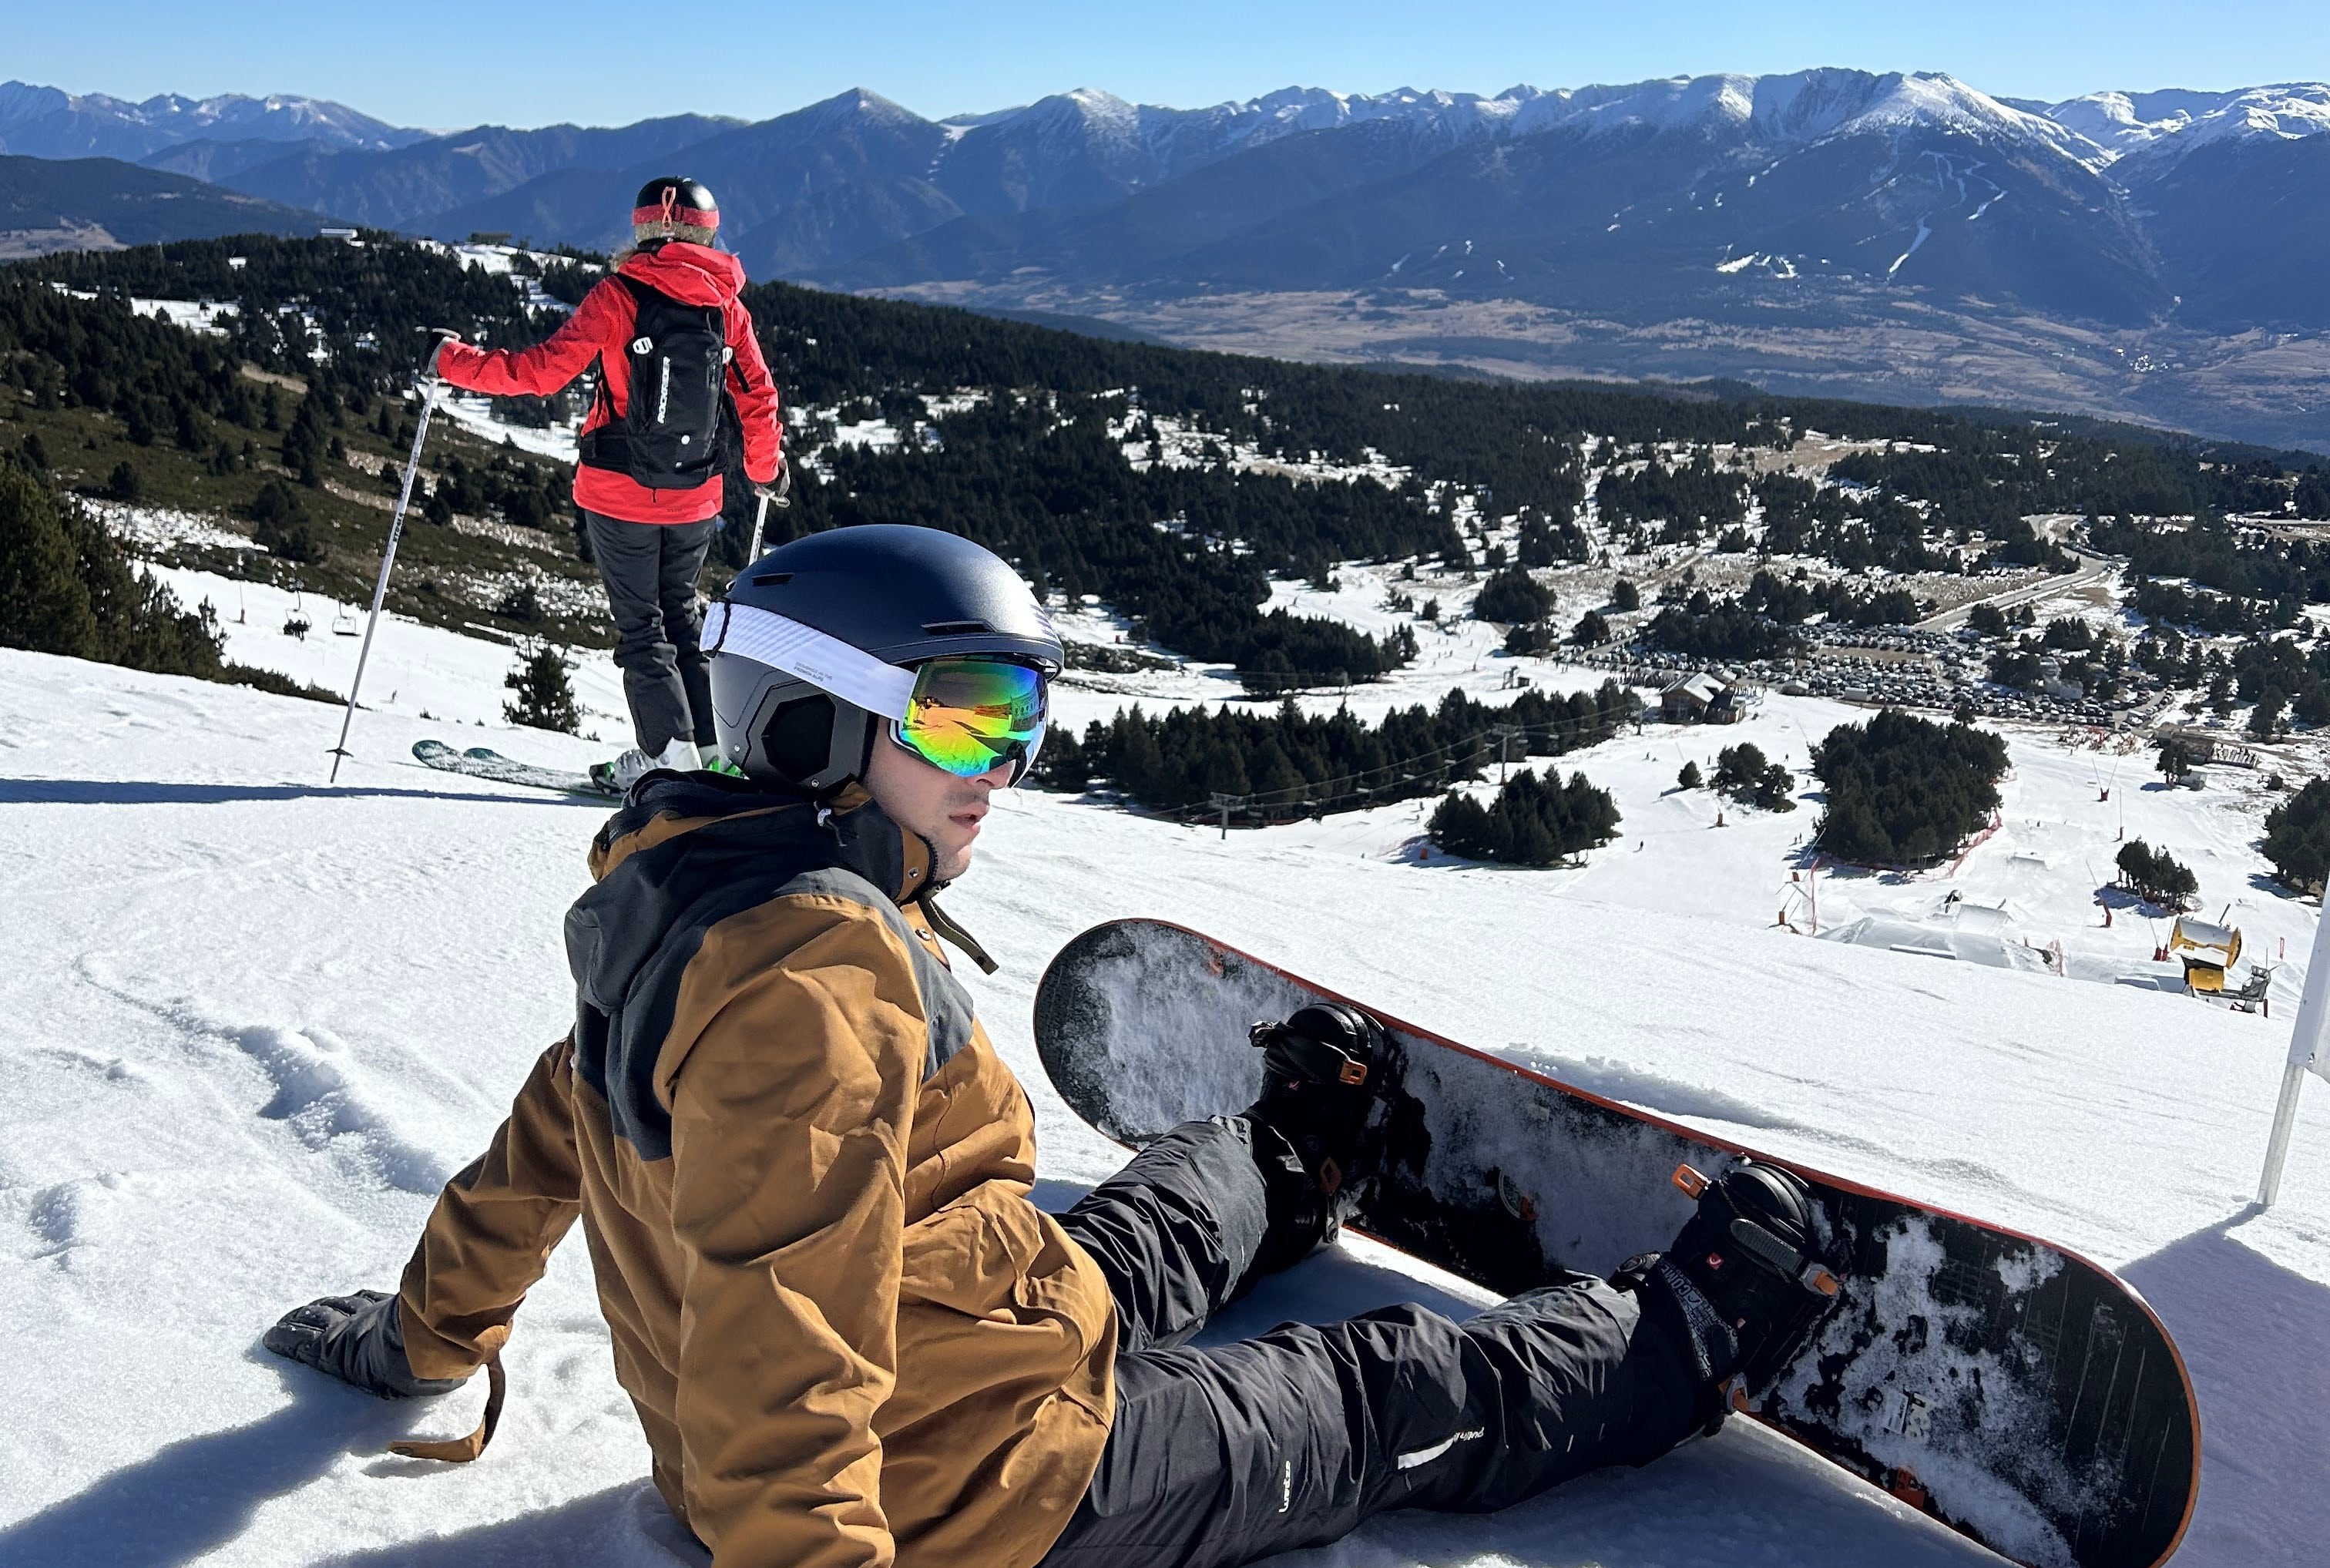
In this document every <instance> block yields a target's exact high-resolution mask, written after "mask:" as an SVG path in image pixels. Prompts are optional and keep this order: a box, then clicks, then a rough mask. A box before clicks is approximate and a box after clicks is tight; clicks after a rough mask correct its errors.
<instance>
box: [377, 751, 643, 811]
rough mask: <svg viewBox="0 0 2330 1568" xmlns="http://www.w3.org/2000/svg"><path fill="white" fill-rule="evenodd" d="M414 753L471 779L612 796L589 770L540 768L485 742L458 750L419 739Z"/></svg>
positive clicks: (601, 797) (442, 770) (443, 769)
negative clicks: (495, 748)
mask: <svg viewBox="0 0 2330 1568" xmlns="http://www.w3.org/2000/svg"><path fill="white" fill-rule="evenodd" d="M412 755H413V758H414V760H417V761H419V762H421V764H423V765H424V766H426V767H431V768H434V769H436V770H438V771H439V772H440V773H459V774H460V775H462V776H463V777H464V778H469V779H493V780H494V781H495V782H497V783H500V784H523V785H525V786H526V787H527V788H528V789H554V790H556V791H557V792H558V793H560V794H562V795H587V796H590V797H591V798H593V799H598V800H606V799H610V798H612V796H611V793H610V792H609V791H607V790H605V789H600V788H599V786H597V785H596V784H593V783H592V782H591V776H590V775H589V774H588V773H568V772H564V771H562V770H559V769H556V768H537V767H535V765H534V764H533V763H531V762H520V761H516V760H514V759H511V758H508V757H505V756H503V755H502V754H501V753H500V752H499V751H489V750H488V749H487V748H486V747H483V746H472V747H470V748H469V750H468V751H455V750H453V748H452V747H450V746H448V745H447V744H445V742H444V741H413V742H412Z"/></svg>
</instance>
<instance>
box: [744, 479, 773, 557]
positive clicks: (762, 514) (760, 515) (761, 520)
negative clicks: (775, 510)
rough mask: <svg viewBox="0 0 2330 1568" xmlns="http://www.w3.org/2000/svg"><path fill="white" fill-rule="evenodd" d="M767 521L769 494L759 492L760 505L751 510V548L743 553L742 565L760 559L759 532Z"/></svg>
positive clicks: (764, 491)
mask: <svg viewBox="0 0 2330 1568" xmlns="http://www.w3.org/2000/svg"><path fill="white" fill-rule="evenodd" d="M768 521H769V493H768V492H767V491H766V490H763V491H762V492H761V504H760V505H757V506H755V507H753V547H752V548H751V549H750V550H747V551H745V552H744V564H745V565H747V566H750V565H752V564H753V562H755V561H758V560H759V559H760V558H761V530H762V527H763V526H764V525H765V524H767V523H768Z"/></svg>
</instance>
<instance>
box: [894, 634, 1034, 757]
mask: <svg viewBox="0 0 2330 1568" xmlns="http://www.w3.org/2000/svg"><path fill="white" fill-rule="evenodd" d="M1046 686H1047V682H1046V680H1045V678H1044V674H1043V672H1042V671H1040V670H1037V669H1032V668H1030V667H1029V666H1026V665H1020V664H1013V663H1011V662H1009V660H1006V659H991V658H936V659H931V660H929V661H928V662H926V663H923V664H920V665H917V666H914V695H912V696H910V697H908V698H907V699H906V712H905V715H904V716H903V717H900V718H896V719H893V720H892V721H891V722H890V735H891V738H892V739H893V740H895V741H896V742H897V743H898V744H899V745H901V746H903V747H905V749H906V750H907V751H911V752H913V753H914V755H915V756H917V757H919V758H921V759H922V760H923V761H925V762H928V763H929V764H930V765H931V766H932V767H933V768H936V769H938V770H941V771H942V772H947V773H952V774H953V775H954V776H955V777H956V778H958V779H975V778H977V777H978V776H979V775H980V774H981V773H986V772H990V771H991V770H994V769H996V768H999V767H1001V766H1002V765H1003V764H1005V763H1007V762H1009V763H1010V764H1012V774H1011V777H1012V779H1013V780H1014V781H1015V782H1016V781H1017V780H1018V779H1020V778H1022V777H1023V776H1025V775H1026V773H1027V771H1028V768H1029V767H1030V766H1031V765H1032V764H1033V763H1034V762H1035V760H1036V751H1037V748H1038V747H1040V746H1041V745H1042V744H1043V743H1044V729H1045V726H1046V724H1047V723H1048V722H1049V719H1050V716H1051V702H1050V698H1049V696H1048V694H1047V691H1046Z"/></svg>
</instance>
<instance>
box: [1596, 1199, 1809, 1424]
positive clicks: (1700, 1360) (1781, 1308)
mask: <svg viewBox="0 0 2330 1568" xmlns="http://www.w3.org/2000/svg"><path fill="white" fill-rule="evenodd" d="M1674 1182H1675V1185H1676V1186H1678V1187H1680V1188H1681V1189H1682V1191H1683V1192H1684V1193H1686V1194H1688V1195H1690V1196H1691V1197H1693V1198H1696V1199H1697V1200H1698V1202H1699V1208H1698V1211H1697V1212H1696V1213H1695V1214H1692V1215H1691V1218H1690V1219H1689V1220H1687V1221H1685V1222H1684V1223H1683V1227H1682V1229H1681V1232H1679V1233H1677V1234H1676V1236H1675V1239H1674V1245H1673V1246H1672V1247H1671V1248H1669V1249H1668V1250H1667V1251H1666V1252H1664V1253H1646V1254H1644V1255H1643V1256H1642V1257H1638V1258H1630V1259H1628V1260H1627V1261H1626V1263H1625V1264H1624V1267H1622V1268H1621V1269H1620V1270H1619V1271H1618V1275H1617V1276H1616V1280H1615V1282H1617V1283H1619V1284H1621V1285H1622V1286H1624V1288H1627V1289H1634V1290H1635V1291H1636V1292H1637V1293H1639V1294H1641V1295H1642V1296H1643V1299H1644V1302H1645V1305H1646V1306H1647V1307H1651V1308H1653V1309H1655V1310H1657V1311H1658V1312H1659V1313H1660V1314H1661V1315H1662V1316H1663V1317H1664V1318H1666V1319H1667V1321H1668V1326H1669V1327H1671V1328H1672V1329H1673V1330H1675V1331H1676V1333H1677V1334H1678V1336H1679V1337H1681V1339H1683V1340H1684V1341H1685V1342H1686V1343H1688V1344H1689V1346H1691V1354H1692V1355H1693V1357H1694V1359H1695V1360H1696V1362H1697V1364H1698V1370H1699V1373H1700V1376H1701V1378H1702V1379H1703V1380H1705V1382H1706V1383H1707V1384H1708V1385H1709V1386H1710V1387H1712V1388H1718V1389H1720V1390H1721V1391H1722V1392H1723V1393H1724V1395H1725V1396H1726V1401H1727V1403H1729V1404H1730V1405H1731V1406H1732V1407H1734V1408H1737V1409H1741V1410H1745V1409H1748V1408H1749V1402H1750V1400H1751V1399H1752V1398H1753V1397H1754V1396H1756V1395H1758V1394H1761V1393H1765V1392H1766V1391H1768V1390H1769V1388H1770V1387H1771V1385H1772V1384H1773V1383H1775V1382H1776V1380H1777V1379H1778V1377H1779V1374H1780V1373H1781V1371H1782V1370H1783V1369H1784V1368H1785V1367H1786V1366H1787V1365H1788V1363H1789V1362H1791V1361H1792V1360H1794V1359H1795V1355H1796V1353H1797V1352H1798V1351H1800V1350H1802V1349H1803V1348H1804V1342H1805V1341H1806V1340H1807V1339H1808V1338H1810V1337H1811V1336H1812V1332H1813V1330H1814V1328H1815V1327H1818V1325H1819V1323H1820V1320H1821V1319H1822V1318H1824V1317H1826V1316H1827V1314H1828V1311H1829V1308H1832V1307H1833V1306H1834V1305H1835V1304H1836V1300H1837V1297H1838V1294H1839V1292H1840V1291H1841V1290H1842V1282H1841V1281H1840V1280H1838V1278H1837V1275H1836V1273H1835V1272H1834V1270H1833V1269H1832V1268H1831V1267H1830V1266H1829V1263H1828V1261H1827V1260H1826V1259H1825V1258H1824V1257H1823V1252H1822V1238H1821V1234H1820V1225H1819V1219H1818V1215H1817V1214H1816V1212H1815V1210H1814V1204H1813V1198H1812V1190H1811V1188H1809V1187H1807V1186H1806V1185H1804V1181H1803V1179H1802V1178H1800V1177H1799V1176H1796V1175H1795V1173H1794V1172H1792V1171H1788V1170H1785V1169H1784V1168H1782V1167H1779V1166H1776V1165H1766V1164H1764V1163H1763V1162H1761V1161H1758V1160H1742V1161H1740V1162H1739V1163H1738V1165H1736V1166H1734V1167H1731V1168H1730V1169H1729V1170H1728V1171H1726V1172H1724V1173H1723V1175H1721V1176H1717V1177H1715V1178H1713V1179H1710V1178H1709V1177H1707V1176H1701V1175H1700V1173H1699V1172H1698V1171H1696V1170H1693V1169H1692V1168H1691V1167H1690V1166H1688V1165H1685V1166H1678V1167H1676V1168H1675V1174H1674ZM1719 1413H1720V1412H1719Z"/></svg>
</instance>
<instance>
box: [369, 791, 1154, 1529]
mask: <svg viewBox="0 0 2330 1568" xmlns="http://www.w3.org/2000/svg"><path fill="white" fill-rule="evenodd" d="M842 807H843V808H842V809H840V810H838V811H836V812H829V813H825V814H823V815H822V817H820V814H819V811H818V808H815V807H812V806H807V805H801V804H772V798H771V797H769V796H766V795H759V794H753V793H749V792H745V791H743V790H740V789H728V788H722V787H719V786H717V785H714V784H707V783H705V782H703V781H701V778H700V776H699V778H698V779H690V780H671V781H664V782H660V783H658V784H656V785H654V786H651V787H650V789H649V791H648V792H647V794H646V795H645V797H644V798H642V799H640V800H639V801H636V802H634V803H633V804H632V805H631V806H630V807H628V808H626V809H625V810H624V811H623V812H621V813H619V814H618V815H617V816H616V817H615V818H614V819H613V820H611V822H610V823H609V824H608V827H607V828H606V830H605V831H603V832H602V833H601V835H600V836H599V839H598V841H597V842H596V844H594V845H593V848H592V873H593V874H594V876H595V877H596V878H597V879H598V882H597V885H596V886H595V887H594V888H593V889H592V891H591V892H590V893H586V894H584V895H583V897H582V899H581V900H580V901H578V902H576V904H575V905H574V907H573V911H572V912H570V913H569V914H568V916H567V927H566V940H567V947H568V953H569V958H570V961H571V965H572V968H573V972H574V978H575V984H576V990H577V1005H576V1024H575V1028H574V1031H573V1034H571V1035H570V1036H569V1037H568V1038H566V1039H564V1040H561V1041H560V1042H559V1043H558V1044H555V1045H553V1046H552V1047H551V1048H550V1049H549V1050H548V1051H547V1052H545V1053H544V1054H543V1056H542V1058H541V1060H540V1061H539V1062H538V1063H536V1064H535V1069H534V1072H533V1074H532V1076H530V1077H529V1078H528V1079H527V1081H526V1086H525V1088H524V1089H523V1090H521V1091H519V1094H518V1097H517V1100H516V1104H515V1105H514V1106H513V1107H512V1108H511V1110H510V1115H509V1119H507V1121H505V1122H504V1123H503V1124H502V1126H501V1129H500V1130H499V1131H497V1133H496V1134H495V1135H494V1138H493V1142H492V1144H491V1145H490V1146H489V1147H488V1149H487V1150H486V1152H485V1154H484V1155H482V1156H481V1157H479V1158H478V1160H477V1161H476V1162H475V1163H473V1164H471V1165H470V1166H469V1167H468V1168H467V1169H465V1170H463V1171H462V1172H461V1173H460V1174H459V1175H458V1176H455V1177H454V1178H453V1179H452V1180H451V1181H450V1183H448V1184H447V1185H446V1187H445V1191H444V1193H443V1195H441V1196H440V1198H439V1199H438V1203H437V1207H436V1210H435V1212H434V1213H433V1214H431V1216H430V1220H429V1224H428V1228H427V1230H426V1231H425V1232H424V1233H423V1234H422V1236H421V1243H420V1245H419V1247H418V1248H417V1249H416V1250H415V1251H414V1252H413V1256H412V1262H411V1263H410V1264H409V1265H407V1267H406V1269H405V1271H404V1279H403V1289H402V1292H401V1307H402V1322H403V1329H404V1339H405V1346H406V1351H407V1354H408V1355H409V1356H410V1357H411V1360H412V1369H413V1371H414V1372H415V1373H416V1374H418V1375H420V1376H422V1377H452V1376H460V1375H463V1374H467V1373H469V1371H470V1370H472V1369H473V1368H475V1367H476V1366H478V1365H480V1364H481V1363H482V1362H483V1361H484V1360H485V1359H486V1358H487V1355H488V1353H489V1352H490V1351H492V1350H493V1349H495V1348H496V1347H497V1346H499V1344H500V1343H501V1340H502V1338H503V1337H506V1336H507V1332H508V1325H509V1322H510V1319H511V1317H512V1315H513V1314H514V1313H515V1312H516V1309H517V1306H518V1303H519V1301H520V1300H521V1299H523V1298H524V1297H525V1294H526V1290H527V1289H528V1288H529V1287H530V1286H531V1285H532V1284H533V1283H534V1282H535V1280H537V1279H538V1278H540V1276H541V1274H542V1271H543V1269H544V1266H545V1262H546V1261H547V1260H548V1257H549V1254H550V1251H551V1249H552V1248H553V1247H554V1246H555V1245H556V1244H557V1243H558V1241H559V1238H560V1237H561V1236H562V1235H563V1234H564V1233H565V1231H566V1229H567V1227H568V1226H569V1225H570V1224H572V1223H573V1221H574V1219H575V1217H576V1216H577V1215H578V1214H579V1215H580V1216H581V1218H582V1228H583V1233H584V1235H585V1237H586V1238H587V1239H588V1241H589V1243H590V1250H591V1261H592V1267H593V1269H594V1270H595V1271H596V1274H597V1279H598V1289H599V1299H600V1305H601V1308H602V1309H603V1310H604V1312H605V1313H606V1318H607V1323H608V1327H610V1328H611V1330H612V1333H613V1339H614V1354H615V1371H616V1375H617V1376H618V1377H619V1378H620V1380H621V1382H622V1384H623V1386H624V1388H625V1389H626V1390H627V1391H628V1392H629V1393H630V1396H631V1400H632V1403H633V1404H634V1405H635V1406H636V1407H637V1409H638V1412H639V1422H640V1424H641V1425H642V1426H643V1427H645V1428H646V1430H647V1436H648V1441H649V1445H650V1446H651V1448H652V1449H653V1450H654V1457H655V1462H654V1475H655V1482H656V1485H657V1487H658V1488H659V1489H660V1490H661V1491H662V1494H663V1497H664V1498H665V1500H666V1501H667V1502H668V1503H669V1504H670V1506H671V1508H672V1511H673V1512H674V1513H675V1514H677V1515H678V1516H679V1517H680V1519H681V1520H682V1521H683V1522H685V1523H686V1524H687V1525H688V1526H689V1528H691V1529H692V1530H694V1531H695V1533H696V1535H697V1536H698V1537H700V1538H701V1539H702V1540H703V1541H704V1542H705V1543H706V1544H707V1545H709V1546H710V1547H711V1548H712V1550H713V1554H714V1561H715V1564H716V1565H717V1568H828V1565H833V1568H838V1565H841V1564H867V1565H875V1564H883V1563H891V1562H893V1561H895V1562H896V1563H902V1564H932V1565H953V1564H962V1565H965V1568H969V1565H971V1564H980V1565H981V1568H985V1565H989V1564H992V1565H996V1568H1028V1565H1029V1564H1032V1563H1035V1562H1036V1560H1037V1558H1039V1557H1041V1556H1042V1555H1043V1554H1044V1553H1045V1551H1046V1550H1047V1548H1048V1547H1049V1546H1050V1544H1052V1542H1053V1540H1054V1539H1055V1538H1056V1536H1057V1535H1059V1533H1060V1531H1061V1530H1062V1529H1063V1528H1064V1527H1065V1526H1066V1524H1067V1521H1068V1517H1069V1516H1070V1514H1071V1513H1073V1511H1074V1510H1075V1507H1076V1504H1077V1502H1078V1500H1079V1499H1080V1498H1081V1497H1082V1496H1083V1494H1084V1488H1085V1486H1086V1484H1087V1483H1088V1482H1089V1480H1090V1479H1091V1477H1092V1473H1093V1471H1094V1468H1095V1467H1096V1466H1097V1464H1098V1462H1099V1458H1100V1451H1101V1446H1102V1443H1103V1440H1104V1439H1105V1437H1106V1435H1107V1431H1108V1423H1109V1415H1110V1411H1111V1406H1112V1400H1113V1388H1112V1375H1111V1367H1112V1364H1113V1359H1114V1351H1115V1335H1116V1328H1115V1316H1114V1312H1113V1308H1112V1307H1111V1305H1110V1301H1109V1296H1108V1290H1107V1287H1106V1284H1105V1282H1104V1281H1103V1278H1102V1277H1101V1274H1100V1272H1099V1270H1097V1268H1095V1266H1094V1264H1093V1262H1092V1261H1091V1260H1090V1259H1089V1258H1087V1257H1086V1256H1085V1255H1084V1253H1083V1252H1081V1251H1080V1250H1079V1249H1078V1248H1077V1247H1076V1246H1075V1243H1074V1242H1071V1241H1070V1240H1069V1239H1068V1238H1067V1236H1066V1234H1065V1233H1063V1232H1062V1231H1061V1229H1060V1227H1059V1225H1058V1224H1057V1223H1056V1222H1054V1221H1053V1219H1052V1218H1051V1217H1050V1216H1049V1215H1047V1214H1043V1213H1042V1212H1040V1211H1039V1210H1037V1207H1036V1206H1035V1204H1033V1203H1031V1202H1030V1201H1029V1200H1028V1189H1029V1185H1030V1183H1031V1182H1032V1181H1033V1179H1034V1176H1035V1169H1034V1160H1035V1146H1034V1123H1033V1118H1032V1116H1031V1114H1030V1111H1029V1109H1028V1099H1027V1096H1026V1094H1025V1093H1024V1092H1023V1091H1022V1090H1021V1089H1020V1087H1019V1084H1018V1082H1017V1081H1016V1080H1015V1079H1014V1078H1013V1077H1012V1075H1011V1072H1010V1071H1009V1069H1008V1068H1007V1067H1005V1066H1004V1064H1003V1063H1002V1061H1001V1059H1000V1058H999V1056H998V1055H997V1054H996V1053H995V1050H994V1048H993V1046H992V1045H991V1044H990V1043H989V1041H988V1039H987V1036H986V1034H985V1033H984V1031H982V1030H981V1029H980V1025H979V1024H978V1022H977V1021H976V1020H975V1019H974V1018H973V1017H972V1015H971V1003H970V999H969V997H967V996H966V995H965V994H964V992H963V991H962V989H961V986H960V985H959V984H958V983H957V982H956V981H955V979H954V978H953V977H952V975H951V974H950V973H949V972H948V971H947V968H946V965H945V960H944V959H942V956H941V954H940V951H939V947H938V941H937V939H936V938H935V937H934V936H933V934H932V931H931V928H930V923H929V921H928V919H927V918H926V913H925V911H924V910H923V908H922V906H921V905H920V904H919V903H918V902H916V896H917V894H918V893H922V892H923V889H924V887H925V884H926V883H927V881H928V879H929V877H930V874H931V855H930V851H929V848H928V846H927V845H924V844H923V841H922V840H921V839H920V838H919V837H917V836H914V835H912V834H906V833H902V832H901V831H900V830H899V829H898V827H896V826H895V824H893V823H892V822H891V821H890V820H889V819H888V818H887V817H885V816H884V815H883V814H882V812H881V811H880V809H879V808H876V807H874V806H872V805H871V804H867V803H865V802H864V800H863V798H862V797H858V798H856V799H854V800H851V801H845V802H843V803H842Z"/></svg>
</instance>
